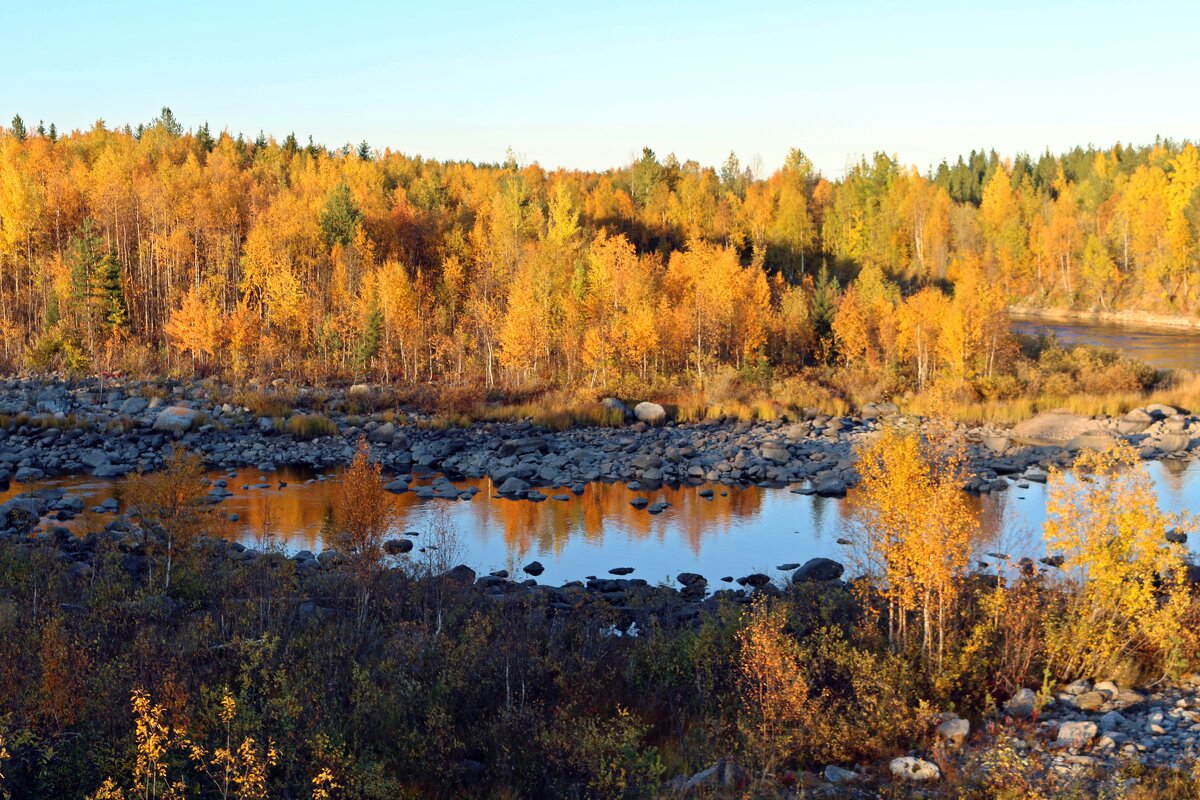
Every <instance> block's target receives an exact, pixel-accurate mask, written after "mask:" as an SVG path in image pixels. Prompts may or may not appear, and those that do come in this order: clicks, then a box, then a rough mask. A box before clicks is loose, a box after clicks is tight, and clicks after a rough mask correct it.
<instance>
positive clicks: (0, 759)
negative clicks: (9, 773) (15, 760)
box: [0, 732, 11, 797]
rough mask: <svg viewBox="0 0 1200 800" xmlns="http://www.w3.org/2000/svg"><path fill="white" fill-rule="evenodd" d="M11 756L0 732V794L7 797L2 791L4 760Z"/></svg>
mask: <svg viewBox="0 0 1200 800" xmlns="http://www.w3.org/2000/svg"><path fill="white" fill-rule="evenodd" d="M9 758H11V756H10V755H9V752H8V745H7V743H6V742H5V740H4V734H3V733H2V732H0V796H2V797H7V796H8V795H7V793H6V792H5V791H4V762H5V761H8V759H9Z"/></svg>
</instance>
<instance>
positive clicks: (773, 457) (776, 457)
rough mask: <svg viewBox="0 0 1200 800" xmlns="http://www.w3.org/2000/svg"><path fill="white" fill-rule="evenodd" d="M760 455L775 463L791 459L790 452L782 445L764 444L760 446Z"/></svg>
mask: <svg viewBox="0 0 1200 800" xmlns="http://www.w3.org/2000/svg"><path fill="white" fill-rule="evenodd" d="M762 457H763V458H765V459H766V460H767V461H770V462H773V463H775V464H786V463H787V462H788V461H790V460H791V459H792V454H791V453H789V452H788V449H787V448H786V447H784V446H783V445H778V444H764V445H763V446H762Z"/></svg>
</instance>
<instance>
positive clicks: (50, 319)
mask: <svg viewBox="0 0 1200 800" xmlns="http://www.w3.org/2000/svg"><path fill="white" fill-rule="evenodd" d="M60 319H62V315H61V314H60V313H59V310H58V292H56V291H54V290H53V289H51V290H50V297H49V299H48V300H46V327H47V328H53V327H54V326H55V325H57V324H58V321H59V320H60Z"/></svg>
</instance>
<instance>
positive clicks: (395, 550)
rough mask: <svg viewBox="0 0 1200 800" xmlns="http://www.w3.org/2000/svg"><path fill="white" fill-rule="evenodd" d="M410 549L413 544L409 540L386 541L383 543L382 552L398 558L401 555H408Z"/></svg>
mask: <svg viewBox="0 0 1200 800" xmlns="http://www.w3.org/2000/svg"><path fill="white" fill-rule="evenodd" d="M412 549H413V543H412V540H411V539H404V538H396V539H388V540H387V541H386V542H384V543H383V552H385V553H387V554H388V555H389V556H398V555H400V554H401V553H408V552H411V551H412Z"/></svg>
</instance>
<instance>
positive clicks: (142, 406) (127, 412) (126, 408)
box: [117, 397, 150, 417]
mask: <svg viewBox="0 0 1200 800" xmlns="http://www.w3.org/2000/svg"><path fill="white" fill-rule="evenodd" d="M149 407H150V401H149V400H147V399H146V398H144V397H129V398H126V400H125V402H124V403H121V407H120V408H119V409H117V411H118V413H120V414H122V415H124V416H126V417H134V416H137V415H138V414H140V413H142V412H143V411H145V410H146V409H147V408H149Z"/></svg>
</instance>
